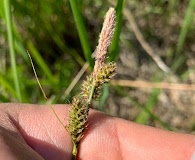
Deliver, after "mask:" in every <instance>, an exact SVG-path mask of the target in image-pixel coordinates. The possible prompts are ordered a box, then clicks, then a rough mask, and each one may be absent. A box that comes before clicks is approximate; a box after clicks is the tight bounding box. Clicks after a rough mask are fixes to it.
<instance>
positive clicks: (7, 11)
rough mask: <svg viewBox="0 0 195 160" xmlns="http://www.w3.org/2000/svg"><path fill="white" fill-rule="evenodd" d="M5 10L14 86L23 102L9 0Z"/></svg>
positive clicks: (5, 0)
mask: <svg viewBox="0 0 195 160" xmlns="http://www.w3.org/2000/svg"><path fill="white" fill-rule="evenodd" d="M4 8H5V20H6V28H7V36H8V43H9V49H10V61H11V67H12V72H13V78H14V85H15V89H16V95H17V99H18V101H19V102H21V101H22V98H21V92H20V86H19V80H18V75H17V69H16V58H15V51H14V43H13V32H12V23H11V14H10V3H9V0H4Z"/></svg>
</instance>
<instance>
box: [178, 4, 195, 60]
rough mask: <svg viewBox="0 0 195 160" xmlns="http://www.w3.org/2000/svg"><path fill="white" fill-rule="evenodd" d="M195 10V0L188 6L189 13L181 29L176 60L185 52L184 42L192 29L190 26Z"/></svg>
mask: <svg viewBox="0 0 195 160" xmlns="http://www.w3.org/2000/svg"><path fill="white" fill-rule="evenodd" d="M194 10H195V0H191V1H190V2H189V5H188V8H187V11H186V15H185V18H184V22H183V25H182V28H181V32H180V35H179V39H178V43H177V49H176V56H177V57H176V58H178V56H179V55H180V54H181V52H182V50H183V45H184V42H185V38H186V35H187V32H188V30H189V28H190V25H191V24H192V22H193V18H194V16H193V12H194Z"/></svg>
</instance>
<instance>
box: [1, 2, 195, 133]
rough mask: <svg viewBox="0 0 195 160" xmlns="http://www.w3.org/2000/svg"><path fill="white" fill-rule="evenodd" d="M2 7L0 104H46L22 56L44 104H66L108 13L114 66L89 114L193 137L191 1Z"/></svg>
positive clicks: (194, 8)
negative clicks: (113, 12)
mask: <svg viewBox="0 0 195 160" xmlns="http://www.w3.org/2000/svg"><path fill="white" fill-rule="evenodd" d="M7 2H9V1H7V0H2V1H0V101H1V102H23V103H39V104H44V103H46V100H45V99H44V97H43V95H42V93H41V91H40V88H39V86H38V84H37V81H36V79H35V76H34V73H33V71H32V66H31V64H30V61H29V57H28V55H27V51H28V52H29V53H30V54H31V56H32V58H33V61H34V65H35V68H36V71H37V74H38V77H39V79H40V81H41V84H42V86H43V88H44V90H45V91H46V94H47V96H48V97H50V101H51V102H52V103H69V101H70V100H71V97H72V96H73V95H75V94H76V93H77V92H78V90H79V85H80V83H81V80H82V79H83V78H84V77H85V75H86V74H88V73H90V68H92V67H93V59H92V58H91V53H92V52H93V51H94V49H95V47H96V45H97V40H98V35H99V33H100V31H101V27H102V22H103V18H104V15H105V13H106V11H107V10H108V8H109V7H110V6H113V7H115V8H116V9H117V15H118V16H117V29H116V32H115V36H114V40H113V43H112V46H111V48H110V56H109V60H116V61H117V66H118V69H117V76H116V77H115V78H114V79H115V81H113V82H111V84H110V85H107V86H105V87H104V90H103V95H102V97H101V100H100V102H97V104H93V107H94V108H96V109H99V110H103V111H105V112H107V113H109V114H111V115H114V116H118V117H122V118H125V119H129V120H133V121H136V122H137V123H143V124H148V125H152V126H155V127H160V128H166V129H170V130H177V131H180V132H188V133H192V132H193V131H194V130H195V118H194V114H195V86H194V85H193V84H194V82H195V74H194V71H195V56H194V52H195V28H194V26H195V19H194V16H195V12H194V11H195V0H190V1H187V0H183V1H177V0H169V1H167V0H153V1H151V0H144V1H141V0H139V1H138V0H131V1H123V0H118V1H117V0H109V1H103V0H93V1H91V0H82V1H77V0H70V1H68V0H58V1H56V0H41V1H33V0H32V1H25V0H10V7H9V4H8V3H7ZM123 2H124V4H123ZM9 14H10V15H9ZM86 62H88V63H86ZM88 64H89V65H88ZM162 65H163V66H162ZM83 66H84V68H83ZM87 67H88V69H86V68H87ZM81 69H82V70H81ZM84 69H86V71H85V73H84V75H82V74H81V75H82V76H81V78H79V76H78V73H79V71H80V70H81V71H83V70H84ZM80 73H81V72H80ZM75 77H76V80H78V82H77V83H76V85H75V86H74V85H73V88H72V89H71V88H69V89H70V90H68V91H67V88H68V87H69V85H70V84H71V82H72V81H73V79H75ZM119 80H126V81H125V83H124V81H123V82H122V83H120V81H119ZM140 80H141V81H140ZM143 81H144V82H147V83H144V86H143ZM155 82H159V83H158V84H156V83H155ZM165 82H166V83H165ZM170 83H171V84H174V86H173V85H171V84H170ZM182 84H189V85H182ZM190 84H191V85H190ZM176 88H177V89H176Z"/></svg>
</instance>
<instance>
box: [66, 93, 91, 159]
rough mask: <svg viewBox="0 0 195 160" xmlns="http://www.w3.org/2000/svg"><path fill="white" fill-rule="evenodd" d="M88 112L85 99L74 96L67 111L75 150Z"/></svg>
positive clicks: (81, 135)
mask: <svg viewBox="0 0 195 160" xmlns="http://www.w3.org/2000/svg"><path fill="white" fill-rule="evenodd" d="M88 112H89V107H88V104H87V102H86V101H85V99H81V98H80V97H79V96H77V97H74V98H73V100H72V103H71V109H70V112H69V132H70V135H71V138H72V142H73V145H74V148H75V151H76V148H77V146H78V144H79V142H80V140H81V138H82V137H83V132H84V129H85V126H86V122H87V119H88ZM75 155H76V154H75Z"/></svg>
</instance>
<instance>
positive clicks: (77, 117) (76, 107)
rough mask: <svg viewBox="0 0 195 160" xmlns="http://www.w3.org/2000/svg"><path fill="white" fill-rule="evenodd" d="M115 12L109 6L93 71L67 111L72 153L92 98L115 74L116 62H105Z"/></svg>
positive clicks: (97, 96) (112, 30)
mask: <svg viewBox="0 0 195 160" xmlns="http://www.w3.org/2000/svg"><path fill="white" fill-rule="evenodd" d="M115 19H116V13H115V10H114V8H110V9H109V10H108V12H107V13H106V16H105V20H104V23H103V27H102V31H101V33H100V37H99V42H98V46H97V47H96V50H95V65H94V69H93V72H92V73H91V74H90V75H89V76H87V78H86V80H85V81H84V82H83V83H82V85H81V92H80V93H79V94H78V95H77V96H75V97H73V100H72V103H71V109H70V111H69V126H68V130H69V133H70V135H71V139H72V143H73V151H72V153H73V155H74V156H76V154H77V148H78V146H79V143H80V141H81V139H82V137H83V135H84V130H85V128H86V126H87V120H88V117H89V115H88V112H89V107H90V104H91V102H92V100H97V99H98V98H99V97H100V95H101V90H102V87H103V85H104V84H105V83H108V82H109V81H110V79H111V78H112V77H113V76H114V75H115V71H116V63H115V62H109V63H107V58H108V48H109V46H110V44H111V40H112V37H113V34H114V28H115V23H116V22H115Z"/></svg>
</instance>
